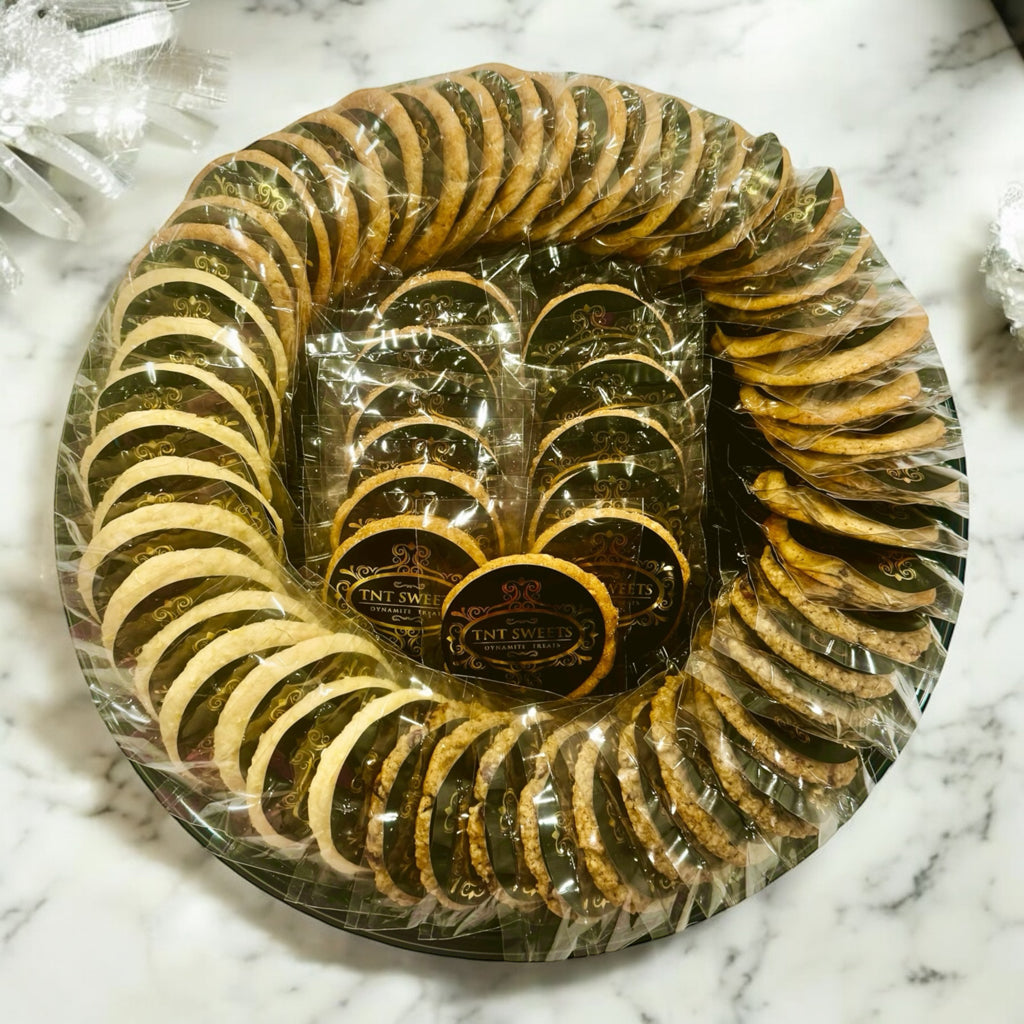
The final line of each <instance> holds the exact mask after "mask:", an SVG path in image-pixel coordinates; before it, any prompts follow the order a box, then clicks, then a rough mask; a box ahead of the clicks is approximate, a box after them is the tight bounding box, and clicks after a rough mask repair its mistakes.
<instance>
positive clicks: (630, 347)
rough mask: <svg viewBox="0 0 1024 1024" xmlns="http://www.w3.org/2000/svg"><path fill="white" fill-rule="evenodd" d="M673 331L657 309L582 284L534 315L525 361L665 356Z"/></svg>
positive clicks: (618, 290) (622, 292)
mask: <svg viewBox="0 0 1024 1024" xmlns="http://www.w3.org/2000/svg"><path fill="white" fill-rule="evenodd" d="M674 340H675V339H674V338H673V335H672V331H671V329H670V328H669V326H668V324H667V323H665V320H664V319H663V318H662V316H661V315H660V314H659V312H658V311H657V309H656V308H655V307H654V306H652V305H651V304H650V303H648V302H645V301H644V300H643V299H642V298H641V297H640V296H639V295H637V294H636V292H634V291H632V290H631V289H629V288H623V287H622V286H621V285H617V284H584V285H580V286H579V287H577V288H574V289H572V290H571V291H569V292H566V293H565V294H563V295H557V296H555V298H553V299H551V300H550V301H549V302H548V303H546V304H545V306H544V308H543V309H541V311H540V312H539V313H538V314H537V317H536V319H535V320H534V322H533V324H532V326H531V327H530V331H529V334H527V336H526V340H525V341H524V342H523V362H524V363H529V364H536V365H545V366H560V365H565V364H567V363H578V362H583V361H586V360H588V359H592V358H594V357H595V356H599V355H605V354H607V353H610V352H636V351H641V352H642V351H644V350H647V349H650V350H651V351H653V352H655V353H658V352H664V351H668V350H670V349H671V348H672V346H673V343H674Z"/></svg>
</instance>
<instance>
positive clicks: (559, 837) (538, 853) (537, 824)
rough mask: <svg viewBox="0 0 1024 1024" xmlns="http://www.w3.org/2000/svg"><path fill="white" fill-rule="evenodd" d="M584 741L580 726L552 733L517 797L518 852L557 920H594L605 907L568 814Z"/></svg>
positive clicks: (584, 729) (602, 895)
mask: <svg viewBox="0 0 1024 1024" xmlns="http://www.w3.org/2000/svg"><path fill="white" fill-rule="evenodd" d="M586 741H587V726H586V724H585V723H584V722H574V723H571V724H569V725H565V726H563V727H562V728H561V729H558V730H556V731H555V732H554V733H552V734H551V736H549V737H548V739H547V740H546V741H545V743H544V746H543V747H542V748H541V751H540V753H539V754H538V756H537V758H536V762H535V767H534V774H533V778H531V779H530V781H529V782H528V783H527V784H526V786H525V787H524V788H523V791H522V793H521V794H520V797H519V828H520V831H521V834H522V839H523V854H524V857H525V859H526V864H527V866H528V867H529V869H530V873H531V874H532V875H533V877H534V879H536V883H537V892H538V894H539V895H540V897H541V899H542V900H543V901H544V903H545V904H546V905H547V907H548V909H549V910H550V911H551V912H552V913H554V914H556V915H557V916H559V917H563V918H569V917H571V918H579V919H582V920H588V919H593V918H597V917H600V916H601V915H602V914H603V913H605V912H606V909H607V906H608V899H607V897H606V896H605V894H604V893H603V892H602V891H601V889H600V888H598V886H597V885H596V884H595V883H594V880H593V879H592V878H591V876H590V872H589V871H588V870H587V866H586V858H585V857H584V856H582V855H581V853H580V849H579V839H578V837H577V834H576V825H575V817H574V815H573V779H574V777H575V770H576V760H577V758H578V756H579V752H580V750H581V749H582V747H583V745H584V744H585V743H586Z"/></svg>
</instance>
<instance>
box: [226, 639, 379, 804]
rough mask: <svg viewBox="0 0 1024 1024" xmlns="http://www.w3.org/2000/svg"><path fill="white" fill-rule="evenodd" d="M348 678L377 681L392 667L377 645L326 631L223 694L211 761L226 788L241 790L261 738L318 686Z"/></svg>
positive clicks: (300, 642)
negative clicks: (373, 678) (214, 764)
mask: <svg viewBox="0 0 1024 1024" xmlns="http://www.w3.org/2000/svg"><path fill="white" fill-rule="evenodd" d="M347 676H361V677H368V676H373V677H379V678H380V679H381V680H382V685H384V686H386V687H388V688H392V687H393V684H390V682H389V681H390V677H391V667H390V666H389V664H388V662H387V661H386V660H385V657H384V654H383V653H382V652H381V650H380V648H378V647H377V645H376V644H374V643H372V642H371V641H370V640H367V639H366V638H365V637H361V636H358V635H355V634H353V633H339V632H329V633H323V634H321V635H317V636H313V637H310V638H308V639H305V640H296V641H295V642H294V643H290V644H289V645H288V646H287V647H283V648H282V649H281V650H279V651H277V652H275V653H274V654H273V656H271V657H267V658H264V659H262V660H261V661H260V663H259V664H258V665H256V666H254V667H253V668H252V669H251V670H250V671H248V672H247V673H246V674H245V676H243V677H242V678H240V679H239V680H238V683H237V685H236V686H235V687H234V688H233V690H232V691H231V693H229V694H225V695H224V699H223V700H222V704H221V710H220V714H219V716H218V718H217V726H216V730H215V731H214V734H213V759H214V761H215V762H216V765H217V771H218V772H219V773H220V777H221V779H222V781H223V782H224V785H225V786H226V787H227V788H228V789H229V790H231V791H233V792H242V791H243V790H244V789H245V784H246V776H247V774H248V771H249V766H250V765H251V763H252V757H253V754H254V753H255V751H256V747H257V744H258V742H259V738H260V736H261V735H262V734H263V733H264V732H266V730H267V729H268V728H269V727H270V726H271V725H273V723H274V722H276V721H277V719H278V718H280V716H281V715H282V714H283V713H284V712H285V711H286V710H287V709H288V708H290V707H292V706H293V705H295V704H296V703H298V701H300V700H301V699H302V698H303V697H305V696H306V695H307V694H308V693H310V692H311V691H312V690H314V689H316V687H317V686H319V685H320V684H321V683H323V682H325V681H328V680H331V679H338V678H343V677H347Z"/></svg>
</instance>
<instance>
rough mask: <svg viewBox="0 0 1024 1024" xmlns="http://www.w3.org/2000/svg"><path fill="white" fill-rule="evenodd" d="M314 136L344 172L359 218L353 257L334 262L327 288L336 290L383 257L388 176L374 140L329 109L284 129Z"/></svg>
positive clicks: (361, 277)
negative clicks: (349, 260) (348, 262)
mask: <svg viewBox="0 0 1024 1024" xmlns="http://www.w3.org/2000/svg"><path fill="white" fill-rule="evenodd" d="M288 131H289V132H292V133H294V134H296V135H305V136H307V137H308V138H312V139H315V140H316V141H317V142H318V143H319V144H320V145H321V146H322V147H323V148H324V149H325V150H326V151H327V153H328V154H329V156H330V159H331V162H332V163H333V164H334V165H335V166H336V167H338V168H339V169H340V170H342V171H343V172H344V173H345V174H347V175H348V177H349V180H350V181H351V183H352V188H351V194H352V199H353V201H354V203H355V207H356V214H357V216H358V224H359V245H358V251H357V253H356V258H355V262H354V263H353V264H351V265H349V266H344V265H339V266H337V267H335V271H334V280H333V282H332V284H331V293H332V294H333V295H335V296H338V295H341V294H342V293H343V292H344V291H345V290H346V289H347V288H351V287H355V286H358V285H360V284H362V283H363V282H364V281H366V280H368V279H369V278H371V277H373V275H374V274H375V273H376V272H377V270H378V269H379V267H380V264H381V262H382V260H383V256H384V249H385V246H386V245H387V241H388V233H389V230H390V226H391V208H390V205H389V201H388V182H387V179H386V177H385V175H384V169H383V167H382V166H381V161H380V157H379V156H378V153H377V148H378V146H379V142H378V140H377V139H376V138H375V137H369V136H367V135H366V133H364V132H363V131H361V130H360V128H359V127H358V126H357V125H356V124H355V123H354V122H353V121H351V120H349V119H348V118H345V117H342V116H341V115H340V114H337V113H335V112H334V111H333V110H318V111H316V112H315V113H312V114H307V115H306V116H305V117H304V118H303V119H302V120H301V121H298V122H296V123H295V124H293V125H291V126H290V127H289V129H288Z"/></svg>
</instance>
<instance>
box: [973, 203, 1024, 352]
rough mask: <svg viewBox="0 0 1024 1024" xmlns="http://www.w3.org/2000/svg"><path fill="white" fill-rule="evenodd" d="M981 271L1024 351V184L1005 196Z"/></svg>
mask: <svg viewBox="0 0 1024 1024" xmlns="http://www.w3.org/2000/svg"><path fill="white" fill-rule="evenodd" d="M981 270H982V273H983V274H984V275H985V284H986V285H987V287H988V290H989V293H990V294H991V295H993V296H994V297H995V298H996V299H997V300H998V301H999V302H1000V303H1001V304H1002V307H1003V311H1004V312H1005V313H1006V319H1007V320H1009V321H1010V333H1011V334H1012V335H1013V336H1014V338H1016V339H1017V343H1018V344H1019V345H1020V346H1021V347H1022V348H1024V184H1020V183H1015V184H1012V185H1010V187H1009V188H1008V189H1007V190H1006V193H1005V194H1004V195H1003V199H1002V202H1001V203H1000V205H999V214H998V216H997V218H996V221H995V223H994V224H993V225H992V241H991V243H990V244H989V247H988V249H987V250H986V251H985V257H984V259H983V260H982V262H981Z"/></svg>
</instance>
